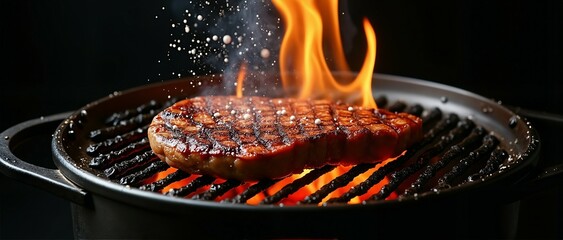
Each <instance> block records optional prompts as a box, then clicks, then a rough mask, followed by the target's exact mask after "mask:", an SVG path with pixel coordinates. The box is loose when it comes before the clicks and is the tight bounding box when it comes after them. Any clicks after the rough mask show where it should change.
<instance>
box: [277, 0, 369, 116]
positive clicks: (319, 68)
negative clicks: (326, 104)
mask: <svg viewBox="0 0 563 240" xmlns="http://www.w3.org/2000/svg"><path fill="white" fill-rule="evenodd" d="M273 3H274V5H275V6H276V7H277V9H278V10H279V11H280V13H281V15H282V17H283V20H284V22H285V33H284V38H283V40H282V45H281V51H280V68H281V69H280V70H281V79H282V83H283V85H284V88H286V89H290V88H292V87H296V86H297V87H299V93H298V94H297V97H298V98H302V99H303V98H311V97H314V98H325V99H329V100H337V99H340V98H341V96H342V95H344V96H350V95H354V94H356V93H361V98H362V105H363V106H366V107H373V108H376V107H377V105H376V103H375V100H374V98H373V93H372V88H371V81H372V77H373V70H374V65H375V55H376V54H375V53H376V38H375V31H374V30H373V27H372V26H371V24H370V23H369V21H368V20H367V19H364V21H363V27H364V32H365V34H366V39H367V41H366V42H367V51H366V56H365V59H364V63H363V65H362V68H361V70H360V71H359V73H358V75H357V76H356V78H355V79H354V80H353V81H351V82H349V83H342V82H341V81H342V80H341V79H337V78H336V77H335V76H334V75H333V72H334V71H348V65H347V64H346V61H345V56H344V51H343V50H342V44H341V42H340V37H339V33H340V28H339V24H338V9H337V7H338V0H330V1H328V3H329V4H327V1H326V0H323V1H319V0H273ZM324 23H327V24H324ZM324 36H329V37H324ZM327 40H333V41H334V42H331V43H329V44H328V45H329V47H327V48H326V49H327V50H329V51H330V54H325V52H324V48H323V47H324V41H327ZM327 56H332V57H334V60H335V64H334V66H333V68H334V69H331V68H330V67H329V64H328V63H327V62H326V59H327ZM290 90H291V89H290Z"/></svg>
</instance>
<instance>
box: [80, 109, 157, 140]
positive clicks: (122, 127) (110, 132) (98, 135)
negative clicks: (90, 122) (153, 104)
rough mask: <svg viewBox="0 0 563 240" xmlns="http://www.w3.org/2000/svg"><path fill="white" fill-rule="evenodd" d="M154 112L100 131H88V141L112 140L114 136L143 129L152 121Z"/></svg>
mask: <svg viewBox="0 0 563 240" xmlns="http://www.w3.org/2000/svg"><path fill="white" fill-rule="evenodd" d="M155 113H156V112H151V113H145V114H139V115H137V116H135V117H133V118H130V119H128V120H123V121H120V122H119V124H118V125H115V126H109V127H105V128H101V129H96V130H93V131H90V139H92V140H94V141H96V142H100V141H103V140H105V139H109V138H112V137H113V136H116V135H122V134H124V133H127V132H130V131H133V130H135V128H138V127H143V126H145V125H147V124H149V123H150V122H151V121H152V118H153V117H154V115H155Z"/></svg>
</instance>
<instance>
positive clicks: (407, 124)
mask: <svg viewBox="0 0 563 240" xmlns="http://www.w3.org/2000/svg"><path fill="white" fill-rule="evenodd" d="M421 129H422V120H421V119H420V118H419V117H416V116H414V115H410V114H407V113H391V112H389V111H386V110H383V109H368V108H362V107H359V106H353V105H348V104H343V103H331V102H329V101H325V100H297V99H292V98H265V97H241V98H238V97H235V96H202V97H195V98H191V99H185V100H182V101H179V102H177V103H175V104H174V105H172V106H170V107H169V108H167V109H165V110H164V111H162V112H160V113H159V114H158V115H156V116H155V117H154V119H153V121H152V123H151V125H150V126H149V129H148V138H149V141H150V146H151V148H152V150H153V151H154V153H155V154H156V155H157V156H158V157H160V159H162V160H163V161H165V162H166V163H168V165H170V166H172V167H175V168H178V169H181V170H183V171H186V172H189V173H194V174H206V175H212V176H216V177H220V178H224V179H238V180H242V181H254V180H260V179H266V178H268V179H276V178H282V177H286V176H288V175H290V174H293V173H301V172H302V171H303V169H305V168H317V167H321V166H324V165H326V164H339V165H350V164H359V163H376V162H380V161H383V160H385V159H388V158H390V157H393V156H397V155H399V154H400V153H402V152H403V151H404V150H405V149H406V148H408V147H409V146H410V145H412V144H413V143H415V142H416V141H418V140H420V138H421V137H422V130H421Z"/></svg>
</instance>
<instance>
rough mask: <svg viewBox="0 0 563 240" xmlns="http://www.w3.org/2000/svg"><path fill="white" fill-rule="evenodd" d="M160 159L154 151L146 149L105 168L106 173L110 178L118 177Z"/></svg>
mask: <svg viewBox="0 0 563 240" xmlns="http://www.w3.org/2000/svg"><path fill="white" fill-rule="evenodd" d="M156 160H158V158H157V157H156V155H154V153H153V152H152V151H145V152H143V153H142V154H139V155H137V156H135V157H133V158H131V159H129V160H127V161H122V162H118V163H116V164H113V165H112V166H111V167H109V168H106V169H105V170H104V174H105V175H106V176H107V177H108V178H110V179H116V178H119V177H121V176H123V175H126V174H130V173H131V172H133V171H134V170H135V169H139V168H140V167H141V166H146V165H147V164H148V163H151V162H154V161H156Z"/></svg>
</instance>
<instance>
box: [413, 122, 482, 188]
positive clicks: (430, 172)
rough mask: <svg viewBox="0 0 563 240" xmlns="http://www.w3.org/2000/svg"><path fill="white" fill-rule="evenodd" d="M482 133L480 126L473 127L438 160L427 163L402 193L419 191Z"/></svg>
mask: <svg viewBox="0 0 563 240" xmlns="http://www.w3.org/2000/svg"><path fill="white" fill-rule="evenodd" d="M484 135H485V129H484V128H482V127H480V126H478V127H476V128H474V129H473V131H472V132H471V134H470V135H469V136H468V137H467V138H465V139H464V140H463V141H462V142H461V143H460V144H457V145H453V146H451V147H450V148H449V149H448V151H446V152H445V153H444V154H443V155H442V157H441V158H440V160H439V161H437V162H436V163H434V164H430V165H427V166H426V169H425V170H424V172H423V173H422V174H420V176H419V177H418V178H417V179H416V180H415V181H414V182H413V183H412V184H411V186H410V187H409V188H407V189H406V190H405V192H404V193H403V195H405V196H410V195H412V194H414V193H418V192H420V191H421V189H422V188H423V187H424V185H425V184H426V183H427V182H428V181H429V180H430V179H431V178H432V177H434V176H435V175H436V172H437V171H438V170H440V169H442V168H443V167H445V166H446V165H448V164H449V163H450V162H451V161H452V160H453V159H455V158H457V157H458V156H459V155H460V154H462V153H464V152H465V150H467V149H468V148H469V147H471V146H473V145H475V144H476V143H478V142H479V141H481V140H482V139H483V136H484Z"/></svg>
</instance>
